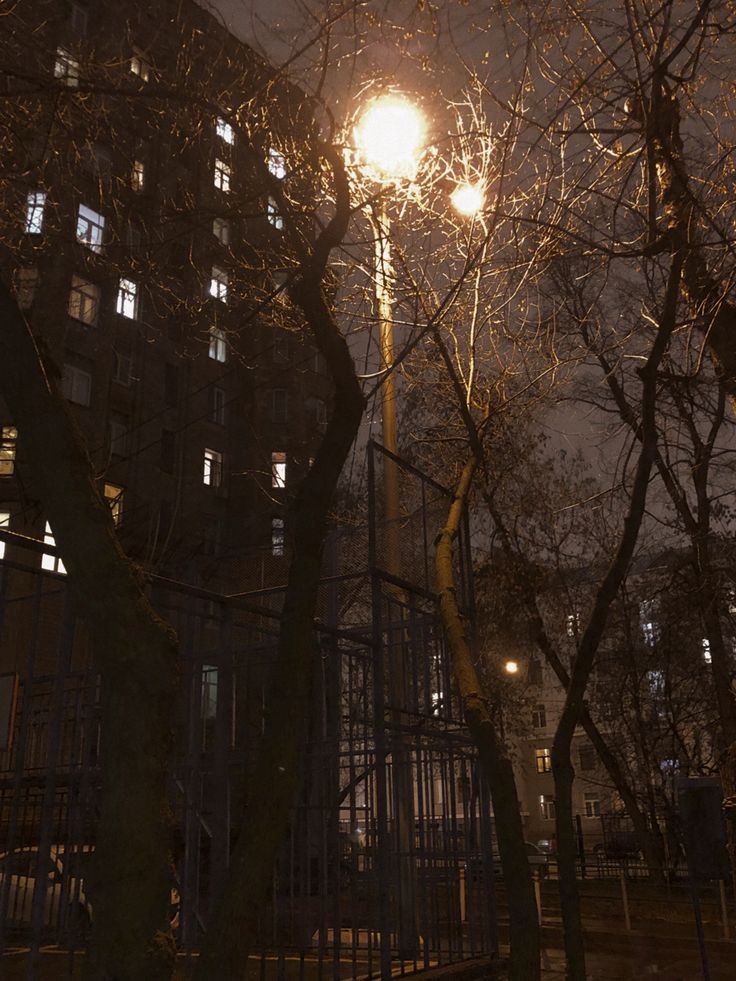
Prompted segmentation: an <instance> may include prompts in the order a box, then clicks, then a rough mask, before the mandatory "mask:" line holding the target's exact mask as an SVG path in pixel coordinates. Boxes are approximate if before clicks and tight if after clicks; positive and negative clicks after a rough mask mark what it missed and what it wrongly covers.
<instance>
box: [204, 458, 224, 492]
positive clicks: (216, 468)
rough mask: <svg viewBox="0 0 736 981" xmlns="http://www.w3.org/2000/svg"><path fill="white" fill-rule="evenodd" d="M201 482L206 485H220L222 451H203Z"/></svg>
mask: <svg viewBox="0 0 736 981" xmlns="http://www.w3.org/2000/svg"><path fill="white" fill-rule="evenodd" d="M202 482H203V483H205V484H207V486H208V487H220V486H221V485H222V453H218V451H217V450H205V451H204V469H203V472H202Z"/></svg>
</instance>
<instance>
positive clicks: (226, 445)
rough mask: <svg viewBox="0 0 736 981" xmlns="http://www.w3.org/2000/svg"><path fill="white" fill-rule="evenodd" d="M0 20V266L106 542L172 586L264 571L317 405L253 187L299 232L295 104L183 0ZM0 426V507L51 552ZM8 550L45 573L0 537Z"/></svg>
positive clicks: (266, 218) (20, 8)
mask: <svg viewBox="0 0 736 981" xmlns="http://www.w3.org/2000/svg"><path fill="white" fill-rule="evenodd" d="M3 21H4V23H3V29H4V32H5V40H4V41H3V42H2V44H1V45H0V50H1V51H2V58H3V61H4V69H5V77H6V79H7V82H6V98H5V99H4V100H3V103H2V107H0V115H2V117H3V119H2V124H3V125H2V126H0V130H2V132H3V134H4V135H3V136H2V138H0V159H1V160H2V172H3V174H4V175H5V177H4V178H3V180H2V182H1V184H2V197H3V203H2V209H1V214H0V266H1V267H2V273H3V276H4V277H5V278H6V282H9V283H12V285H13V288H14V290H15V294H16V298H17V302H18V304H19V306H20V307H21V309H22V310H23V311H24V314H25V316H26V317H27V319H28V322H29V324H30V326H31V328H32V330H33V332H34V335H35V336H36V338H37V339H38V343H39V346H40V348H41V350H42V352H43V355H44V358H45V360H46V362H47V368H48V370H49V371H50V372H51V373H52V374H54V375H56V378H57V382H58V384H59V385H60V386H61V389H62V391H63V393H64V395H65V396H66V399H67V401H68V403H69V405H70V406H71V407H72V409H73V412H74V415H75V417H76V420H77V422H78V424H79V426H80V428H81V431H82V432H83V434H84V437H85V439H86V442H87V446H88V449H89V452H90V455H91V458H92V461H93V464H94V467H95V471H96V474H97V476H98V479H99V483H100V489H101V491H102V493H103V494H104V496H105V497H106V498H107V500H108V501H109V504H110V507H111V510H112V513H113V518H114V520H115V523H116V524H117V525H118V530H119V535H120V540H121V542H122V544H123V546H124V548H125V549H126V551H127V552H128V554H129V555H130V556H131V557H132V558H134V559H135V560H136V561H138V562H140V563H142V564H144V566H145V567H147V568H150V569H152V570H154V571H157V572H159V573H162V574H165V575H167V576H171V577H174V578H178V579H181V580H183V581H186V582H189V583H194V584H201V585H205V586H207V585H209V586H211V587H212V588H215V589H221V590H224V591H236V590H240V589H248V588H253V587H256V586H262V585H268V584H273V583H277V582H280V581H282V579H283V555H284V552H285V550H287V549H288V525H287V520H286V504H287V501H288V497H289V493H290V490H291V488H292V487H293V486H294V485H295V483H296V482H297V480H298V478H299V476H300V474H302V473H303V472H304V471H305V469H306V468H307V467H308V466H309V462H310V458H311V457H312V456H313V454H314V452H315V448H316V445H317V444H318V442H319V439H320V433H321V431H322V430H323V428H324V424H325V420H326V415H327V411H328V405H329V400H330V383H329V380H328V378H327V377H326V373H325V369H324V364H323V362H322V360H321V358H320V356H319V355H318V353H317V351H316V349H315V348H314V347H313V346H312V345H311V343H310V341H309V339H308V338H307V337H306V336H305V333H304V332H303V331H302V330H301V324H300V322H299V319H298V317H297V316H296V311H295V310H294V309H293V308H292V307H291V305H290V303H289V301H288V298H287V297H286V292H285V291H284V290H283V289H281V287H283V285H284V282H285V280H286V277H287V274H288V273H287V270H288V267H289V263H288V256H287V255H286V251H285V249H284V247H283V243H282V231H283V219H282V217H281V215H280V214H279V212H278V208H277V205H276V203H275V200H274V198H273V196H272V195H269V193H268V186H267V184H268V181H265V182H264V179H263V166H262V164H264V163H265V165H266V166H267V170H268V174H269V176H270V178H273V179H276V180H279V181H284V182H288V183H289V190H290V193H293V194H294V195H295V196H296V195H299V196H300V201H301V205H302V210H303V213H304V216H305V219H304V220H305V228H308V226H309V221H310V211H311V208H310V198H309V187H308V184H307V182H305V181H304V180H303V179H302V176H301V173H300V171H301V166H300V153H301V150H300V141H301V134H303V133H304V132H305V127H306V126H307V125H308V117H307V115H306V110H305V107H304V102H303V98H302V96H301V94H300V93H299V92H298V91H295V90H294V89H293V88H290V87H288V86H286V85H285V84H282V83H280V82H279V81H278V80H277V79H274V77H273V71H272V69H271V67H270V66H269V65H267V64H266V63H265V62H263V61H262V60H260V59H259V58H258V57H257V56H256V55H255V53H254V52H253V51H251V50H250V49H249V48H248V47H247V46H245V45H244V44H242V43H241V42H240V41H238V40H237V39H236V38H235V37H233V36H232V35H231V34H230V33H229V32H228V31H227V30H226V29H225V28H224V27H223V26H222V25H221V24H220V23H219V22H218V21H217V20H216V19H215V18H214V17H213V16H211V15H210V14H209V13H207V12H206V11H204V10H203V9H201V8H200V7H199V6H197V5H196V4H195V3H194V2H192V0H161V2H159V3H156V4H148V3H144V2H139V0H127V2H123V3H120V4H100V3H92V2H90V3H86V4H85V3H82V2H66V0H18V2H17V3H15V4H13V6H12V9H11V10H10V11H9V12H8V13H7V14H6V15H5V16H4V18H3ZM246 130H247V132H248V135H249V139H248V140H247V141H246V140H245V139H243V138H242V135H243V133H244V132H245V131H246ZM246 144H247V145H246ZM254 145H255V146H258V147H259V148H260V153H261V155H262V156H261V159H260V160H259V161H258V162H256V161H254V159H253V149H252V147H253V146H254ZM300 181H301V182H302V186H300V185H299V182H300ZM0 422H1V424H2V441H1V442H0V522H2V524H3V525H4V526H5V527H8V528H10V529H11V530H12V531H14V532H20V533H23V534H25V535H30V536H32V537H34V538H37V539H43V540H44V541H45V542H47V543H49V544H50V543H52V542H53V529H52V528H51V527H50V526H49V525H48V523H47V522H46V520H45V516H44V515H43V513H42V510H41V509H40V507H39V506H38V504H37V503H36V502H35V501H34V500H33V498H32V493H29V492H28V489H27V488H25V487H24V486H23V485H22V483H21V482H19V481H18V480H17V479H16V477H17V471H18V469H19V468H18V466H17V465H18V463H20V462H22V457H23V433H22V432H19V431H18V430H17V428H16V426H15V423H14V420H13V419H12V418H11V417H10V416H9V414H8V413H7V411H6V410H4V409H3V410H2V416H1V418H0ZM21 469H22V468H21ZM22 553H25V554H23V556H22V557H23V559H24V561H26V562H28V563H36V564H38V563H40V564H41V565H42V567H43V568H45V569H47V570H48V571H53V572H57V573H59V574H63V573H64V569H63V563H62V561H61V560H60V559H59V558H58V557H56V556H54V555H53V554H52V553H51V551H50V552H49V553H48V554H36V553H32V552H28V551H27V550H24V549H22V548H20V547H19V546H18V545H17V544H12V543H11V544H8V545H7V546H6V548H5V558H6V560H11V559H14V558H19V557H20V556H21V554H22Z"/></svg>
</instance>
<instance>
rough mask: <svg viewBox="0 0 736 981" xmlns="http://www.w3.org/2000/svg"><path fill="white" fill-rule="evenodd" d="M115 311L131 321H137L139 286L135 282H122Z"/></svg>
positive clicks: (123, 280) (129, 280)
mask: <svg viewBox="0 0 736 981" xmlns="http://www.w3.org/2000/svg"><path fill="white" fill-rule="evenodd" d="M115 309H116V310H117V312H118V313H119V314H120V315H121V316H123V317H127V318H128V319H129V320H135V318H136V317H137V316H138V284H137V283H136V282H135V281H134V280H132V279H121V280H120V284H119V286H118V297H117V302H116V304H115Z"/></svg>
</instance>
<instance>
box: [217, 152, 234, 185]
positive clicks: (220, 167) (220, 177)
mask: <svg viewBox="0 0 736 981" xmlns="http://www.w3.org/2000/svg"><path fill="white" fill-rule="evenodd" d="M231 176H232V171H231V170H230V165H229V164H226V163H225V161H224V160H219V159H218V160H215V175H214V181H215V187H216V188H217V189H218V191H226V192H227V191H229V190H230V177H231Z"/></svg>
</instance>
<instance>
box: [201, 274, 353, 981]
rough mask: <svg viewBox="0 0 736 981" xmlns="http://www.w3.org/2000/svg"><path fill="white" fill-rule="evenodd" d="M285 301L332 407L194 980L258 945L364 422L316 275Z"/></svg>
mask: <svg viewBox="0 0 736 981" xmlns="http://www.w3.org/2000/svg"><path fill="white" fill-rule="evenodd" d="M292 292H293V296H294V299H295V301H296V302H297V303H299V305H300V307H301V308H302V310H303V312H304V314H305V316H306V318H307V321H308V323H309V326H310V328H311V329H312V331H313V333H314V335H315V338H316V340H317V343H318V346H319V347H320V349H321V351H322V353H323V354H324V356H325V358H326V360H327V363H328V365H329V366H330V369H331V372H332V376H333V379H334V381H335V400H334V406H333V412H332V415H331V418H330V422H329V425H328V427H327V431H326V433H325V437H324V440H323V442H322V444H321V446H320V448H319V451H318V453H317V457H316V459H315V461H314V464H313V465H312V467H311V469H310V470H309V472H308V474H307V476H306V477H305V478H304V480H303V481H302V484H301V485H300V487H299V492H298V494H297V496H296V499H295V500H294V503H293V505H292V507H291V510H290V526H291V529H292V546H293V550H292V554H293V558H292V561H291V566H290V568H289V576H288V582H287V586H286V592H285V596H284V606H283V610H282V614H281V629H280V632H279V642H278V651H277V655H276V660H275V663H274V666H273V669H272V674H271V678H270V684H269V695H268V701H267V704H266V721H265V730H264V734H263V738H262V739H261V742H260V744H259V750H258V761H257V764H256V769H255V773H254V775H253V778H252V780H251V782H250V786H249V793H248V803H247V806H246V814H245V818H244V821H243V824H242V828H241V831H240V834H239V837H238V841H237V844H236V846H235V848H234V851H233V855H232V859H231V864H230V869H229V875H228V879H227V882H226V884H225V888H224V891H223V893H222V896H221V898H220V901H219V904H218V907H217V909H216V911H215V915H214V917H213V920H212V922H211V925H210V929H209V931H208V933H207V936H206V938H205V941H204V944H203V947H202V952H201V955H200V958H199V961H198V963H197V967H196V971H195V975H194V976H195V979H196V981H223V979H225V978H227V979H233V981H235V979H237V978H241V977H243V976H244V974H245V970H246V967H247V961H248V954H249V952H250V951H251V950H252V949H253V947H254V946H255V944H256V942H257V928H258V916H259V913H260V911H261V908H262V905H263V902H264V898H265V897H266V894H267V892H268V889H269V886H270V884H271V881H272V873H273V867H274V862H275V859H276V856H277V853H278V849H279V846H280V845H281V843H282V841H283V840H284V837H285V835H286V832H287V830H288V827H289V823H290V816H291V814H290V812H291V809H292V808H293V807H294V805H295V803H296V799H297V795H298V792H299V789H300V787H301V784H302V779H303V772H302V767H301V765H300V763H301V757H302V748H303V746H304V743H305V741H306V736H307V733H308V731H309V730H308V720H309V714H310V711H311V704H312V698H311V683H312V679H313V677H314V674H315V667H316V655H317V651H318V647H317V638H316V636H315V630H314V610H315V606H316V602H317V592H318V588H319V582H320V575H321V571H322V553H323V548H324V542H325V538H326V531H327V517H328V513H329V509H330V506H331V504H332V500H333V496H334V492H335V488H336V486H337V482H338V479H339V477H340V472H341V470H342V466H343V463H344V462H345V459H346V458H347V455H348V453H349V451H350V448H351V446H352V445H353V442H354V440H355V437H356V435H357V432H358V427H359V426H360V421H361V419H362V416H363V408H364V402H363V396H362V393H361V391H360V386H359V384H358V381H357V378H356V376H355V371H354V368H353V362H352V359H351V356H350V352H349V351H348V348H347V345H346V343H345V341H344V339H343V338H342V337H341V335H340V333H339V330H338V327H337V324H336V323H335V321H334V319H333V317H332V314H331V312H330V310H329V307H328V305H327V302H326V300H325V297H324V295H323V292H322V287H321V275H320V274H319V273H317V274H311V275H310V272H309V271H308V270H305V271H304V273H303V275H302V276H301V277H300V280H299V282H298V284H297V286H295V287H294V289H293V291H292Z"/></svg>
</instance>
